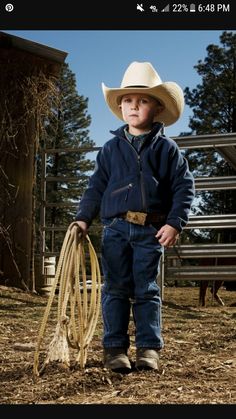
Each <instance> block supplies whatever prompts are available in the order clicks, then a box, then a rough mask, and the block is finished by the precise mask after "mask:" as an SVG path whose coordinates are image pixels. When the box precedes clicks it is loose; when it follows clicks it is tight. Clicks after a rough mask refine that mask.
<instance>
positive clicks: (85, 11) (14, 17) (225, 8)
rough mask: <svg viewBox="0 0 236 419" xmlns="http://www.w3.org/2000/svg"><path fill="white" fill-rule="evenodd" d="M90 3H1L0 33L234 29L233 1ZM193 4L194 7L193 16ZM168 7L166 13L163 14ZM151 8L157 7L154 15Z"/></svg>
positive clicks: (26, 0)
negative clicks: (9, 10) (12, 31)
mask: <svg viewBox="0 0 236 419" xmlns="http://www.w3.org/2000/svg"><path fill="white" fill-rule="evenodd" d="M91 1H92V2H91V3H90V2H89V1H88V0H86V1H83V0H79V1H78V0H77V1H70V0H68V1H65V2H61V4H59V2H55V1H50V0H47V1H46V0H40V1H37V2H34V1H32V0H5V1H4V0H1V2H0V30H4V29H5V30H7V29H9V30H10V29H15V30H27V29H29V30H40V29H46V30H51V29H54V30H58V29H59V30H60V29H62V30H63V29H65V30H79V29H82V30H87V29H89V30H100V29H103V30H106V29H109V30H119V29H122V30H129V29H131V30H139V29H141V30H142V29H146V30H149V29H150V30H158V29H161V30H162V29H167V30H172V29H173V30H178V29H180V30H184V29H188V30H189V29H192V30H197V29H200V30H201V29H211V30H212V29H213V30H233V29H236V19H235V16H236V1H235V0H213V1H211V0H209V1H206V0H202V1H201V0H197V1H194V0H193V1H192V2H191V1H184V0H183V1H176V2H174V1H170V2H168V0H165V1H163V0H141V1H139V0H136V1H134V0H126V1H124V0H117V1H115V2H110V3H107V2H106V4H104V3H102V2H100V1H96V0H91ZM192 3H194V4H195V6H196V7H195V8H196V11H195V12H193V13H192V12H190V4H192ZM7 4H12V5H13V7H14V9H13V11H12V12H8V11H7V10H6V9H5V7H6V5H7ZM109 4H110V5H109ZM138 5H139V6H140V5H142V6H143V9H144V11H140V10H139V8H138ZM168 5H169V11H167V12H162V11H161V10H163V9H164V8H166V6H168ZM151 6H156V8H157V12H155V11H154V12H153V11H152V9H151ZM167 9H168V7H167Z"/></svg>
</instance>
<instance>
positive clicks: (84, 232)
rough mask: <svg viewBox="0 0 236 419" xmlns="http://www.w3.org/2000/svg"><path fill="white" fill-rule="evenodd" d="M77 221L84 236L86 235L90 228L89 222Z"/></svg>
mask: <svg viewBox="0 0 236 419" xmlns="http://www.w3.org/2000/svg"><path fill="white" fill-rule="evenodd" d="M75 223H76V224H78V226H79V227H80V229H81V230H82V233H83V236H86V234H87V230H88V225H87V223H86V222H85V221H75Z"/></svg>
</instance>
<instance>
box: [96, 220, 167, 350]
mask: <svg viewBox="0 0 236 419" xmlns="http://www.w3.org/2000/svg"><path fill="white" fill-rule="evenodd" d="M102 221H103V225H104V228H103V235H102V270H103V275H104V284H103V287H102V316H103V327H104V334H103V346H104V347H105V348H108V347H122V348H128V347H129V346H130V337H129V334H128V327H129V321H130V310H131V308H132V313H133V320H134V324H135V344H136V347H137V348H156V349H161V348H162V347H163V346H164V344H163V339H162V336H161V298H160V289H159V287H158V285H157V274H158V269H159V262H160V257H161V255H162V252H163V248H162V246H161V245H160V243H159V241H158V239H157V238H156V237H155V234H156V231H157V230H156V229H155V228H154V227H153V226H152V225H148V226H141V225H137V224H132V223H129V222H128V221H125V220H123V219H122V218H112V219H105V220H104V219H103V220H102Z"/></svg>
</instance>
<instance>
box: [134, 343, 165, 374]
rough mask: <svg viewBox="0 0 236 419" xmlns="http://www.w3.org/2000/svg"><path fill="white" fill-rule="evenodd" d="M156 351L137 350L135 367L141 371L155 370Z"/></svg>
mask: <svg viewBox="0 0 236 419" xmlns="http://www.w3.org/2000/svg"><path fill="white" fill-rule="evenodd" d="M158 352H159V351H158V350H157V349H148V348H137V351H136V363H135V366H136V368H138V369H142V370H157V369H158V368H159V354H158Z"/></svg>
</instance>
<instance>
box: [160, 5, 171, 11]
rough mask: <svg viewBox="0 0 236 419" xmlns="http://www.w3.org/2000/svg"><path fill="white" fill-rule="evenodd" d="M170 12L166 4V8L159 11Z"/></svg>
mask: <svg viewBox="0 0 236 419" xmlns="http://www.w3.org/2000/svg"><path fill="white" fill-rule="evenodd" d="M169 11H170V5H169V4H167V6H165V7H164V9H162V10H161V12H169Z"/></svg>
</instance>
